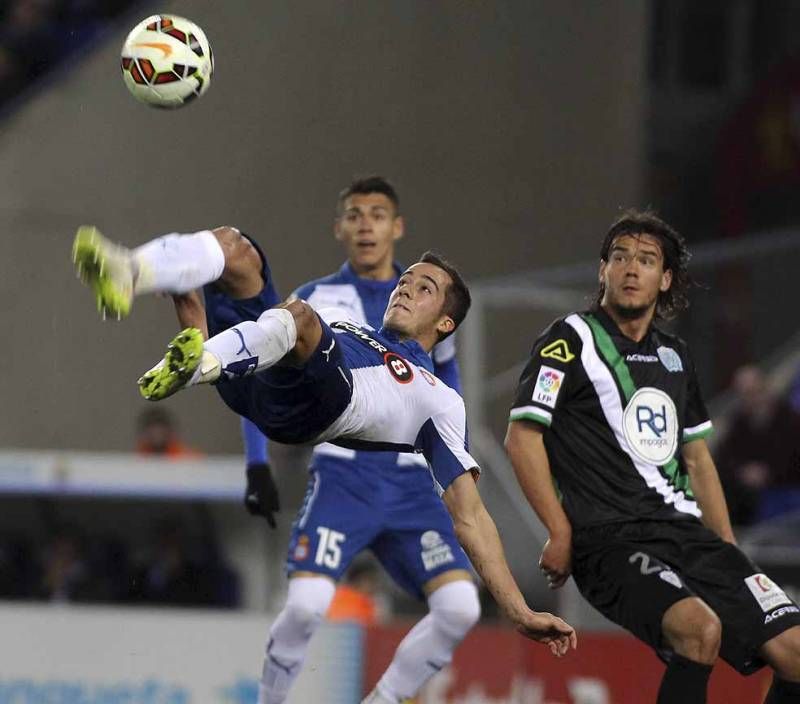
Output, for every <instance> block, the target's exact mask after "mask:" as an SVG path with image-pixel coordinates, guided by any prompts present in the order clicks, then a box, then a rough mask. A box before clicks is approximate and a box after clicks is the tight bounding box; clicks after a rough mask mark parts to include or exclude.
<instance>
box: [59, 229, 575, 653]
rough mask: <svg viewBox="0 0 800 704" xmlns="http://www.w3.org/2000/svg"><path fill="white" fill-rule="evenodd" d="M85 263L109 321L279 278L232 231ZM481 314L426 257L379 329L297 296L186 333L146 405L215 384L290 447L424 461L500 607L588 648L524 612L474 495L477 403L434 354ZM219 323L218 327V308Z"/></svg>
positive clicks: (79, 255) (108, 249)
mask: <svg viewBox="0 0 800 704" xmlns="http://www.w3.org/2000/svg"><path fill="white" fill-rule="evenodd" d="M73 256H74V259H75V262H76V266H77V268H78V271H79V273H80V274H81V276H82V277H83V279H84V280H85V281H86V283H87V284H88V285H89V286H90V287H91V288H92V290H93V292H94V294H95V297H96V300H97V303H98V307H99V308H100V310H101V311H102V312H104V313H108V314H110V315H112V316H116V317H122V316H124V315H127V314H128V313H129V311H130V308H131V303H132V300H133V297H134V295H136V294H141V293H147V292H169V293H178V294H180V293H186V292H189V291H192V290H193V289H196V288H199V287H200V286H203V285H205V284H208V283H210V282H212V281H213V282H216V283H217V287H218V289H219V290H220V291H221V292H222V293H223V294H224V295H226V296H227V297H229V298H231V299H234V300H236V299H248V298H253V297H254V296H257V295H258V294H259V292H260V291H261V290H263V288H264V286H265V280H264V278H263V275H264V274H263V272H264V271H265V270H266V269H267V267H266V262H265V261H264V259H263V258H262V256H260V254H259V251H258V250H257V249H256V248H255V247H254V246H253V243H252V241H251V240H250V239H248V238H246V237H243V236H242V235H241V233H239V231H238V230H236V229H234V228H230V227H222V228H217V229H215V230H213V231H212V230H203V231H200V232H197V233H194V234H189V235H178V234H172V235H166V236H164V237H160V238H157V239H155V240H152V241H150V242H148V243H146V244H144V245H142V246H141V247H138V248H137V249H135V250H127V249H126V248H124V247H120V246H118V245H114V244H112V243H110V242H108V240H106V239H105V238H103V237H102V236H101V235H100V233H99V232H98V231H97V230H96V229H95V228H93V227H83V228H80V229H79V231H78V234H77V235H76V238H75V244H74V247H73ZM468 307H469V292H468V290H467V288H466V286H465V285H464V283H463V280H462V279H461V276H460V275H459V274H458V272H457V271H456V269H454V268H453V267H452V266H451V265H450V264H448V263H447V262H446V261H445V260H444V259H442V258H441V257H438V256H437V255H434V254H431V253H427V254H426V255H424V256H423V257H422V258H421V259H420V261H418V262H417V263H415V264H414V265H412V266H411V267H409V268H408V269H406V270H405V271H404V272H403V274H402V276H400V278H399V280H398V282H397V285H396V287H395V288H394V290H393V292H392V294H391V296H390V298H389V305H388V307H387V309H386V313H385V315H384V318H383V328H382V329H381V330H380V331H373V330H371V329H369V328H365V327H362V326H360V325H359V324H358V323H356V322H353V321H350V320H348V316H347V314H346V312H343V311H341V310H340V309H339V310H337V309H329V310H328V312H327V313H323V315H319V314H317V312H315V311H314V309H313V308H312V307H311V306H310V305H309V304H308V303H306V302H305V301H302V300H299V299H295V300H291V301H288V302H286V303H284V304H281V305H279V306H277V307H275V308H270V309H268V310H266V311H265V312H263V313H262V314H261V315H260V316H259V317H258V318H257V319H256V320H249V319H245V320H243V321H242V322H238V323H236V324H234V325H232V327H230V328H228V329H227V330H224V331H223V332H221V333H219V334H217V335H214V336H212V337H210V338H209V339H208V340H207V341H206V342H203V334H202V332H201V331H200V330H199V329H197V328H189V329H187V330H184V331H183V332H181V333H180V334H178V335H177V336H176V337H175V338H174V340H173V341H172V343H171V344H170V345H169V347H168V349H167V353H166V355H165V357H164V359H163V360H162V361H161V362H160V363H159V364H157V365H156V366H155V367H153V369H151V370H150V371H148V372H146V373H145V374H144V375H143V376H142V378H141V379H140V380H139V384H140V388H141V391H142V394H143V395H144V396H145V397H146V398H149V399H151V400H159V399H162V398H166V397H167V396H170V395H171V394H173V393H175V392H177V391H178V390H180V389H183V388H186V387H191V386H194V385H196V384H202V383H215V384H216V388H217V390H218V392H219V393H220V395H221V396H222V398H223V400H224V401H225V402H226V403H227V405H228V406H229V407H230V408H231V409H232V410H233V411H235V412H236V413H238V414H239V415H242V416H245V417H247V418H249V419H250V420H252V421H253V422H254V423H255V424H256V425H257V426H258V427H259V429H260V430H261V431H262V432H264V434H265V435H267V437H269V438H271V439H273V440H277V441H279V442H284V443H287V444H303V443H311V444H317V443H319V442H324V441H328V440H330V441H335V442H336V444H337V445H339V446H343V447H348V448H350V449H382V450H392V451H411V450H415V449H418V450H420V451H422V452H423V454H424V455H425V457H426V459H427V461H428V463H429V464H430V466H431V471H432V473H433V476H434V478H435V480H436V483H437V484H438V487H439V489H440V490H441V492H442V499H443V501H444V503H445V505H446V506H447V508H448V510H449V512H450V514H451V516H452V518H453V522H454V527H455V532H456V535H457V537H458V539H459V542H460V543H461V545H462V546H463V547H464V549H465V550H466V552H467V554H468V555H469V557H470V559H471V561H472V564H473V566H474V567H475V569H476V570H477V572H478V574H479V575H480V576H481V577H482V579H483V581H484V583H485V584H486V586H487V588H488V589H489V591H490V592H491V593H492V595H493V596H494V597H495V599H496V601H497V603H498V604H499V605H500V607H501V608H503V610H504V611H505V613H506V614H507V615H508V617H509V618H510V619H511V621H512V622H513V623H514V624H515V625H516V628H517V630H519V631H520V632H521V633H522V634H523V635H525V636H527V637H529V638H532V639H534V640H539V641H541V642H544V643H546V644H547V645H548V646H549V648H550V650H551V652H552V653H553V654H555V655H563V654H565V653H566V652H567V651H568V649H569V648H570V647H573V648H574V647H575V645H576V637H575V633H574V630H573V629H572V628H571V627H570V626H569V625H567V624H566V623H564V622H563V621H562V620H561V619H559V618H557V617H555V616H553V615H551V614H546V613H538V612H535V611H532V610H531V609H530V608H529V607H528V606H527V604H526V603H525V600H524V598H523V596H522V594H521V592H520V591H519V588H518V586H517V584H516V582H515V581H514V578H513V576H512V575H511V572H510V570H509V568H508V565H507V563H506V560H505V556H504V553H503V548H502V544H501V542H500V539H499V535H498V534H497V530H496V527H495V525H494V522H493V521H492V519H491V517H490V516H489V514H488V512H487V511H486V509H485V507H484V506H483V502H482V501H481V499H480V495H479V494H478V492H477V489H476V487H475V481H474V477H475V476H477V473H478V471H479V470H478V467H477V463H476V462H475V460H474V459H472V457H470V456H469V454H468V453H467V451H466V448H465V435H466V418H465V412H464V402H463V400H462V399H461V397H460V396H459V395H458V393H457V392H456V391H454V390H452V389H450V388H449V387H448V386H446V385H445V384H443V383H441V382H440V381H439V380H437V379H436V377H435V376H434V375H433V374H432V365H431V358H430V355H429V353H430V351H431V349H432V348H433V347H434V345H435V344H436V343H437V342H440V341H441V340H442V339H444V338H446V337H448V336H449V335H450V334H451V333H452V332H453V331H454V330H455V329H456V327H457V326H458V324H459V323H460V322H461V321H462V320H463V318H464V316H465V315H466V313H467V309H468ZM207 313H208V315H209V320H210V321H211V318H213V311H212V310H211V309H210V308H209V309H208V311H207ZM323 316H324V318H325V319H323ZM230 322H232V321H230ZM211 327H212V325H211V324H209V328H211ZM321 537H322V541H321V543H320V545H319V548H318V551H317V552H319V553H320V554H321V555H323V558H322V559H323V560H325V561H328V562H330V561H331V560H332V559H333V558H332V556H333V555H335V554H336V553H337V551H338V550H339V545H338V543H339V539H338V537H337V536H334V535H331V534H330V533H328V534H327V535H325V536H321Z"/></svg>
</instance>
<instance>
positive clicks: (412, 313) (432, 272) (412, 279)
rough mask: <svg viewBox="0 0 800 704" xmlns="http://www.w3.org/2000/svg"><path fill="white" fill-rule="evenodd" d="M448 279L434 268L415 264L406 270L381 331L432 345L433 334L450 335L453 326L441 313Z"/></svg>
mask: <svg viewBox="0 0 800 704" xmlns="http://www.w3.org/2000/svg"><path fill="white" fill-rule="evenodd" d="M451 283H452V279H451V278H450V275H449V274H448V273H447V272H446V271H444V270H443V269H440V268H439V267H438V266H436V265H434V264H428V263H422V262H420V263H418V264H414V265H413V266H411V267H409V268H408V269H406V271H405V272H403V275H402V276H401V277H400V280H399V281H398V282H397V286H396V287H395V289H394V291H392V295H391V296H390V297H389V305H388V306H387V307H386V313H385V314H384V316H383V324H384V326H385V327H387V328H389V329H391V330H394V331H395V332H398V333H400V334H401V335H403V336H405V337H409V338H413V339H416V340H420V341H423V340H425V339H428V338H430V339H432V340H434V341H435V339H436V337H437V331H441V332H450V331H451V330H452V329H453V327H454V326H455V323H454V322H453V319H452V318H450V317H449V316H447V315H445V314H444V313H442V307H443V306H444V299H445V293H446V291H447V287H448V286H450V284H451Z"/></svg>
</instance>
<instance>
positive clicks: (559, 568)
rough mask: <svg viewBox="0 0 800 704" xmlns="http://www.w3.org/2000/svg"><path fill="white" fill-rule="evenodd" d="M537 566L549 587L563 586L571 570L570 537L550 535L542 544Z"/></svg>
mask: <svg viewBox="0 0 800 704" xmlns="http://www.w3.org/2000/svg"><path fill="white" fill-rule="evenodd" d="M539 568H540V569H541V570H542V572H544V574H545V577H547V586H548V587H550V589H558V588H559V587H563V586H564V584H565V583H566V581H567V579H569V575H570V574H571V572H572V539H571V537H570V538H557V537H550V538H548V540H547V542H546V543H545V544H544V549H543V550H542V556H541V557H540V558H539Z"/></svg>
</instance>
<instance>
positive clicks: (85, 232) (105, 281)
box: [72, 225, 133, 320]
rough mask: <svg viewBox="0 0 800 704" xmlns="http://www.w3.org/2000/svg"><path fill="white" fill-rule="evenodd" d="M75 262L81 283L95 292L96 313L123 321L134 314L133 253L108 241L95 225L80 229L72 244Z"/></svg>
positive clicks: (84, 226) (83, 226)
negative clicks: (132, 308) (132, 310)
mask: <svg viewBox="0 0 800 704" xmlns="http://www.w3.org/2000/svg"><path fill="white" fill-rule="evenodd" d="M72 260H73V261H74V262H75V269H76V270H77V272H78V276H79V277H80V279H81V280H82V281H83V282H84V283H85V284H86V285H87V286H89V287H90V288H91V289H92V291H93V292H94V295H95V299H96V300H97V310H99V311H100V314H101V315H102V316H103V319H104V320H105V318H106V317H107V316H111V317H112V318H116V319H117V320H121V319H122V318H124V317H126V316H127V315H128V313H130V312H131V303H132V302H133V261H132V257H131V253H130V251H129V250H128V249H126V248H125V247H121V246H119V245H117V244H114V243H113V242H110V241H109V240H107V239H106V238H105V237H103V235H101V234H100V231H99V230H98V229H97V228H96V227H94V226H93V225H81V226H80V227H79V228H78V231H77V232H76V233H75V241H74V242H73V244H72Z"/></svg>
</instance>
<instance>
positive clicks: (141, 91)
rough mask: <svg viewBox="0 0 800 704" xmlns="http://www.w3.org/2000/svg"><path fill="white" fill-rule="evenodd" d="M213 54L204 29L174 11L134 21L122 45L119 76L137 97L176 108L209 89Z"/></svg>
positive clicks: (149, 102)
mask: <svg viewBox="0 0 800 704" xmlns="http://www.w3.org/2000/svg"><path fill="white" fill-rule="evenodd" d="M213 72H214V56H213V54H212V53H211V46H210V45H209V43H208V39H206V35H205V32H203V30H202V29H200V27H198V26H197V25H196V24H195V23H194V22H191V21H190V20H187V19H184V18H183V17H177V16H176V15H153V16H152V17H148V18H147V19H145V20H142V21H141V22H140V23H139V24H137V25H136V26H135V27H134V28H133V29H132V30H131V33H130V34H129V35H128V38H127V39H126V40H125V44H123V46H122V78H123V80H124V81H125V85H126V86H127V87H128V90H129V91H130V92H131V93H132V94H133V97H134V98H136V99H137V100H141V101H142V102H143V103H147V104H148V105H152V106H154V107H158V108H179V107H181V106H182V105H186V103H188V102H190V101H192V100H194V99H195V98H199V97H200V96H201V95H203V93H205V92H206V91H207V90H208V86H209V85H210V83H211V74H212V73H213Z"/></svg>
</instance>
